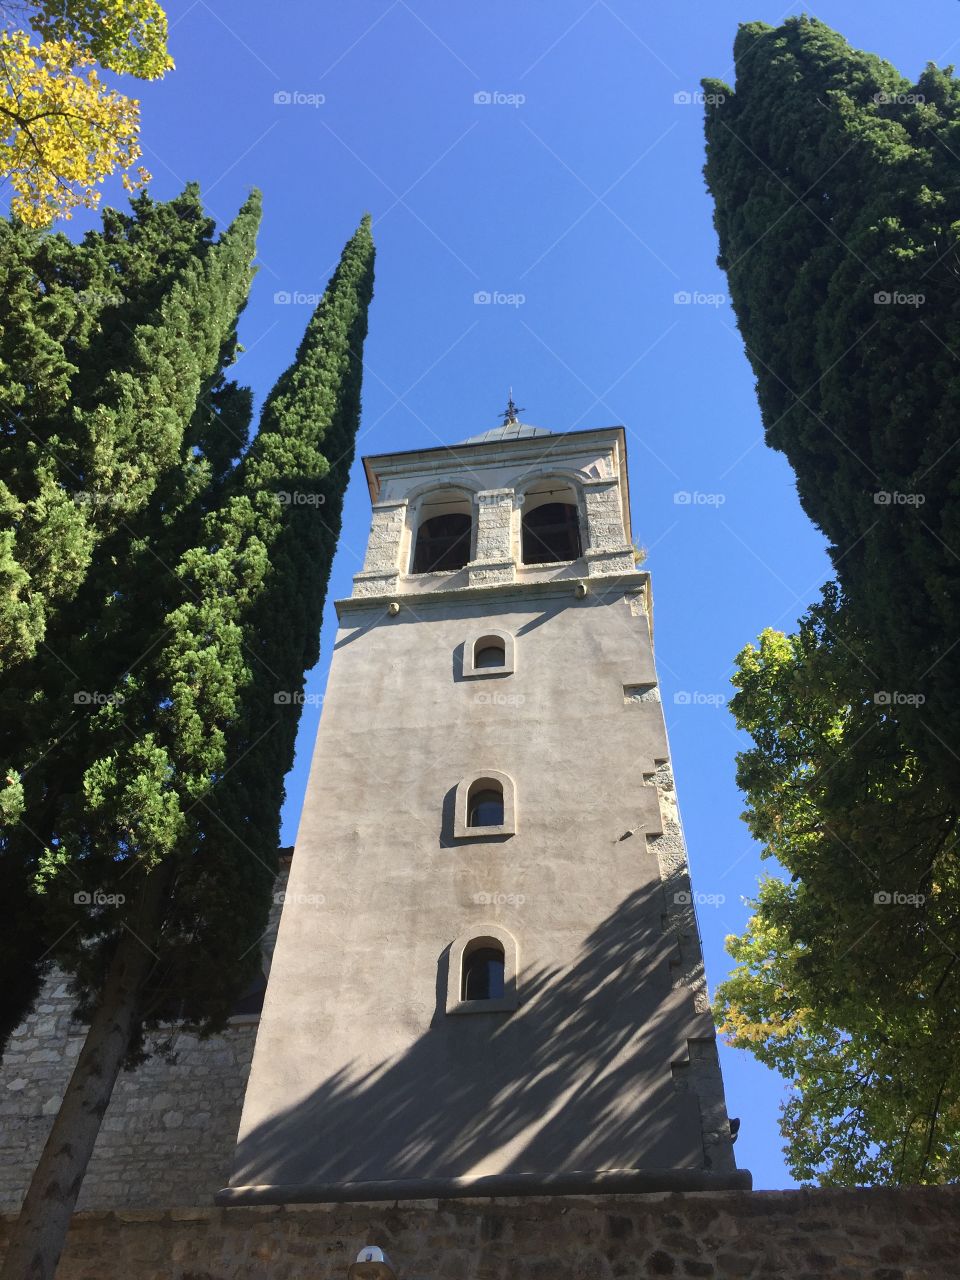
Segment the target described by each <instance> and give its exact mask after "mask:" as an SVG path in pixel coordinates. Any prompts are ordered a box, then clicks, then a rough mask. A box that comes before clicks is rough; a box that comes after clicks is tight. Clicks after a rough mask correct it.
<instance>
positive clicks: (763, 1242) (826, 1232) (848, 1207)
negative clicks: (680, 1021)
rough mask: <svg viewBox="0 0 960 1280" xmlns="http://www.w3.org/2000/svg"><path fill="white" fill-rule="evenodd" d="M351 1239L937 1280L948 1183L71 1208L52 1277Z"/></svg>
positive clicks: (462, 1277)
mask: <svg viewBox="0 0 960 1280" xmlns="http://www.w3.org/2000/svg"><path fill="white" fill-rule="evenodd" d="M9 1222H10V1219H5V1220H0V1244H2V1242H3V1241H4V1240H5V1237H6V1231H7V1229H8V1226H9ZM365 1244H379V1245H380V1246H381V1247H383V1248H385V1249H386V1250H387V1252H388V1253H389V1254H390V1256H391V1259H392V1261H393V1263H394V1266H395V1267H396V1270H397V1275H398V1280H661V1278H662V1277H665V1276H666V1277H670V1276H673V1277H675V1278H676V1280H690V1278H691V1277H701V1278H702V1280H949V1278H950V1277H953V1276H956V1275H957V1274H958V1266H957V1257H958V1254H960V1188H947V1187H924V1188H908V1189H906V1190H900V1191H895V1190H885V1189H882V1190H863V1191H833V1190H829V1191H827V1190H823V1191H765V1192H739V1191H734V1192H725V1193H722V1194H711V1193H707V1192H698V1193H686V1194H673V1195H670V1194H663V1195H648V1196H603V1197H597V1198H592V1197H580V1196H572V1197H555V1198H552V1199H540V1198H531V1199H522V1200H521V1199H513V1200H446V1201H443V1200H442V1201H436V1200H419V1201H411V1202H408V1203H403V1204H399V1205H398V1204H395V1203H394V1204H390V1203H388V1204H350V1205H313V1206H309V1207H307V1206H293V1207H291V1208H286V1209H279V1208H278V1209H272V1208H232V1209H180V1210H176V1209H174V1210H170V1211H168V1212H166V1213H156V1212H155V1213H149V1212H143V1211H141V1212H133V1211H131V1212H123V1211H118V1212H113V1213H81V1214H78V1215H77V1216H76V1217H75V1219H74V1222H73V1226H72V1229H71V1232H70V1239H69V1244H68V1247H67V1251H66V1253H65V1255H64V1258H63V1260H62V1262H61V1265H60V1268H59V1270H58V1271H57V1280H266V1278H267V1277H269V1280H346V1274H347V1266H348V1264H349V1263H350V1262H351V1261H352V1260H353V1259H354V1258H355V1257H356V1255H357V1252H358V1251H359V1249H360V1248H361V1247H362V1246H363V1245H365Z"/></svg>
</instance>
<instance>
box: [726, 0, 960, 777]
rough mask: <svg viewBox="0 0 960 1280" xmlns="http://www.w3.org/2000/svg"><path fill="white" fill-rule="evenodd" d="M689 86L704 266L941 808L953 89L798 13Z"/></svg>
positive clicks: (947, 78)
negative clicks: (698, 94) (718, 273)
mask: <svg viewBox="0 0 960 1280" xmlns="http://www.w3.org/2000/svg"><path fill="white" fill-rule="evenodd" d="M735 58H736V71H737V76H736V88H735V90H734V89H733V88H731V87H730V86H728V85H726V84H723V83H721V82H719V81H713V80H710V81H704V88H705V90H706V97H707V102H708V106H707V113H706V135H707V165H706V178H707V184H708V186H709V189H710V191H711V193H712V194H713V197H714V201H715V206H716V212H715V221H716V227H717V231H718V233H719V238H720V259H719V261H720V264H721V265H722V266H723V267H724V268H725V270H726V273H727V278H728V280H729V284H730V293H731V297H732V301H733V306H734V310H735V312H736V315H737V321H738V324H739V326H740V330H741V332H742V334H743V338H744V342H745V344H746V349H747V354H748V356H749V358H750V362H751V364H752V366H753V370H754V373H755V374H756V378H757V390H758V395H759V400H760V406H761V410H762V414H763V421H764V426H765V430H766V438H767V442H768V443H769V444H770V445H771V446H772V447H773V448H775V449H779V450H781V451H782V452H783V453H785V454H786V456H787V458H788V459H789V461H790V463H791V465H792V467H793V469H794V471H795V473H796V479H797V489H798V492H799V495H800V500H801V502H802V504H803V507H804V509H805V511H806V512H807V514H808V515H809V516H810V517H811V519H812V520H813V521H814V522H815V523H816V524H817V526H818V527H819V528H820V529H822V530H823V532H824V533H825V534H826V536H827V537H828V539H829V540H830V543H831V555H832V557H833V560H834V564H835V566H836V572H837V575H838V578H839V580H840V582H841V584H842V586H843V589H844V592H845V595H846V598H847V600H848V602H849V606H850V608H851V609H852V610H853V612H854V614H855V615H856V619H857V624H858V629H859V632H861V633H862V634H863V635H864V636H866V637H869V641H870V651H871V657H870V664H871V668H872V669H873V670H874V671H875V673H876V689H877V691H881V692H886V693H889V694H891V695H892V696H896V695H918V694H919V695H921V698H923V699H925V701H915V702H913V703H910V704H904V705H903V706H902V708H901V720H902V724H903V728H904V732H905V733H906V734H907V735H908V736H909V738H910V740H911V742H912V743H913V747H914V750H915V751H916V752H917V753H918V755H919V756H920V757H922V758H925V759H927V760H929V761H930V762H931V763H932V764H933V765H934V766H935V767H936V768H937V770H938V771H939V773H940V776H941V778H942V780H943V782H944V784H945V785H946V786H947V787H948V788H949V789H950V791H951V792H952V794H953V796H954V797H955V802H960V754H958V752H957V745H956V744H957V742H960V647H958V645H957V637H958V635H960V449H958V448H957V422H958V420H960V359H958V354H957V353H958V352H960V180H958V167H957V156H958V155H960V85H958V82H957V81H956V80H955V79H954V78H953V76H952V73H951V70H950V69H947V70H938V69H937V68H936V67H934V66H928V67H927V69H926V70H925V71H924V72H923V74H922V75H921V76H920V78H919V80H918V81H917V83H916V84H912V83H911V82H910V81H908V80H906V79H905V78H904V77H903V76H902V75H900V74H899V73H898V72H897V71H896V70H895V69H894V68H893V67H892V66H890V65H889V64H888V63H886V62H884V61H882V60H881V59H880V58H878V57H875V56H873V55H871V54H867V53H861V52H859V51H857V50H855V49H852V48H851V47H850V46H849V45H848V44H847V43H846V42H845V41H844V39H843V38H842V37H841V36H840V35H838V34H837V33H836V32H835V31H832V30H831V29H830V28H829V27H826V26H824V24H823V23H821V22H818V21H816V20H815V19H812V18H807V17H804V18H792V19H790V20H788V21H787V22H786V23H784V24H783V25H782V26H780V27H777V28H771V27H768V26H766V25H764V24H763V23H750V24H748V25H746V26H743V27H741V28H740V31H739V34H738V36H737V39H736V44H735Z"/></svg>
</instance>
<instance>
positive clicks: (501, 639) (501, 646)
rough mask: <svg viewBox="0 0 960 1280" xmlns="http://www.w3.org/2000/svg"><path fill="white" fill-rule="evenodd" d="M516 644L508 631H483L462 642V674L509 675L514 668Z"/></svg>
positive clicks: (465, 676) (466, 676)
mask: <svg viewBox="0 0 960 1280" xmlns="http://www.w3.org/2000/svg"><path fill="white" fill-rule="evenodd" d="M516 656H517V655H516V644H515V642H514V638H513V636H512V635H511V634H510V633H509V632H508V631H484V632H481V633H479V634H477V633H474V634H473V635H472V636H470V635H468V636H467V637H466V639H465V640H464V642H463V675H464V678H465V679H470V678H471V677H472V676H510V675H513V673H514V671H515V670H516Z"/></svg>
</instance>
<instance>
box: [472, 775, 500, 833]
mask: <svg viewBox="0 0 960 1280" xmlns="http://www.w3.org/2000/svg"><path fill="white" fill-rule="evenodd" d="M467 826H468V827H502V826H503V787H502V786H500V784H499V783H497V782H494V781H493V780H492V779H490V778H482V779H481V780H480V781H479V782H475V783H474V784H473V786H472V787H471V788H470V794H469V795H468V797H467Z"/></svg>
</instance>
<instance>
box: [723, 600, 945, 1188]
mask: <svg viewBox="0 0 960 1280" xmlns="http://www.w3.org/2000/svg"><path fill="white" fill-rule="evenodd" d="M866 647H867V646H866V644H865V638H864V637H863V636H862V635H861V634H859V633H858V632H857V629H856V626H855V624H854V622H853V619H852V615H851V613H850V611H849V609H847V607H846V604H845V601H844V599H843V596H842V594H841V593H840V591H839V589H838V588H837V587H836V585H835V584H830V585H829V586H828V587H827V588H826V589H825V591H824V595H823V598H822V600H821V601H820V603H819V604H817V605H816V606H814V607H813V608H812V609H811V610H810V611H809V613H808V614H807V615H806V616H805V617H804V618H803V619H802V620H801V625H800V629H799V631H798V632H797V633H796V634H795V635H792V636H785V635H783V634H782V633H780V632H776V631H772V630H768V631H765V632H764V633H763V635H762V636H761V637H760V642H759V645H758V646H757V647H754V646H753V645H748V646H747V647H746V648H745V649H744V650H743V652H742V653H741V654H740V655H739V657H738V659H737V671H736V675H735V676H734V684H735V685H736V686H737V688H738V693H737V694H736V696H735V697H734V699H733V701H732V703H731V708H732V710H733V713H734V715H735V717H736V720H737V724H738V726H739V727H740V728H741V729H744V730H746V731H747V732H748V733H749V734H750V735H751V737H752V739H753V745H752V746H751V748H750V749H749V750H747V751H744V752H742V753H741V754H740V755H739V756H738V767H737V780H738V782H739V784H740V786H741V787H742V789H743V791H744V793H745V795H746V797H747V803H748V809H747V812H746V814H745V818H746V820H747V823H748V825H749V827H750V830H751V832H752V833H753V835H754V836H755V837H756V839H757V840H759V841H760V842H761V844H762V845H763V848H764V855H765V856H767V857H774V858H776V859H777V861H778V862H779V863H780V865H781V866H782V867H783V868H785V870H786V871H787V873H788V874H789V879H786V880H785V879H783V878H781V877H779V876H770V877H768V878H766V879H765V880H764V881H763V882H762V883H761V886H760V891H759V895H758V897H757V899H756V901H754V902H753V903H752V904H751V905H752V907H753V912H754V914H753V916H752V918H751V919H750V921H749V924H748V926H747V930H746V932H745V933H744V934H743V935H742V936H741V937H734V938H730V939H728V944H727V945H728V950H729V951H730V954H731V955H732V956H733V958H734V959H735V961H736V962H737V963H736V968H735V969H734V972H733V974H732V975H731V976H730V977H729V978H728V979H727V981H726V982H724V983H723V984H722V985H721V986H720V988H719V990H718V992H717V1009H718V1011H719V1015H720V1022H721V1029H722V1031H723V1032H724V1033H725V1034H726V1035H727V1036H728V1037H729V1039H730V1041H731V1043H733V1044H734V1045H736V1046H738V1047H740V1048H745V1049H748V1050H750V1051H751V1052H753V1053H754V1054H755V1055H756V1056H757V1057H758V1058H759V1059H760V1061H762V1062H764V1063H766V1064H767V1065H768V1066H771V1067H774V1068H776V1069H777V1070H779V1071H780V1072H782V1073H783V1074H784V1075H785V1076H786V1077H787V1078H788V1080H789V1081H790V1082H791V1084H792V1089H791V1093H790V1096H789V1100H788V1102H787V1103H786V1105H785V1107H784V1110H783V1114H782V1124H781V1128H782V1132H783V1135H784V1137H785V1138H786V1140H787V1146H786V1152H787V1157H788V1161H789V1164H790V1167H791V1170H792V1172H793V1173H794V1175H795V1176H796V1177H798V1178H800V1179H802V1180H804V1181H810V1180H816V1181H820V1182H824V1183H827V1184H833V1185H857V1184H860V1183H866V1182H883V1183H895V1184H896V1183H910V1182H942V1181H956V1180H958V1179H960V1053H958V1050H957V1046H958V1044H960V892H958V891H960V859H958V858H957V841H958V837H960V808H958V806H957V805H956V804H954V803H953V800H952V797H951V796H950V794H949V793H948V792H947V790H946V789H945V788H944V787H943V785H942V784H941V783H940V781H939V778H938V776H937V775H936V773H935V771H934V770H932V769H931V768H930V767H929V766H927V765H925V763H924V762H923V761H922V760H920V759H919V757H918V756H917V754H916V752H915V751H914V750H913V747H912V746H911V744H910V742H909V740H908V739H907V737H906V736H905V734H904V732H903V725H902V723H901V720H900V715H899V711H900V707H899V706H898V705H897V704H896V703H895V702H893V701H887V700H885V699H884V698H883V697H882V696H881V697H880V698H878V697H877V695H876V693H875V692H874V688H873V686H874V683H875V682H874V680H873V678H872V675H871V672H870V671H869V669H868V668H867V667H865V666H864V664H863V662H862V660H861V658H860V656H859V655H860V654H861V653H862V652H863V651H864V649H865V648H866Z"/></svg>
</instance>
